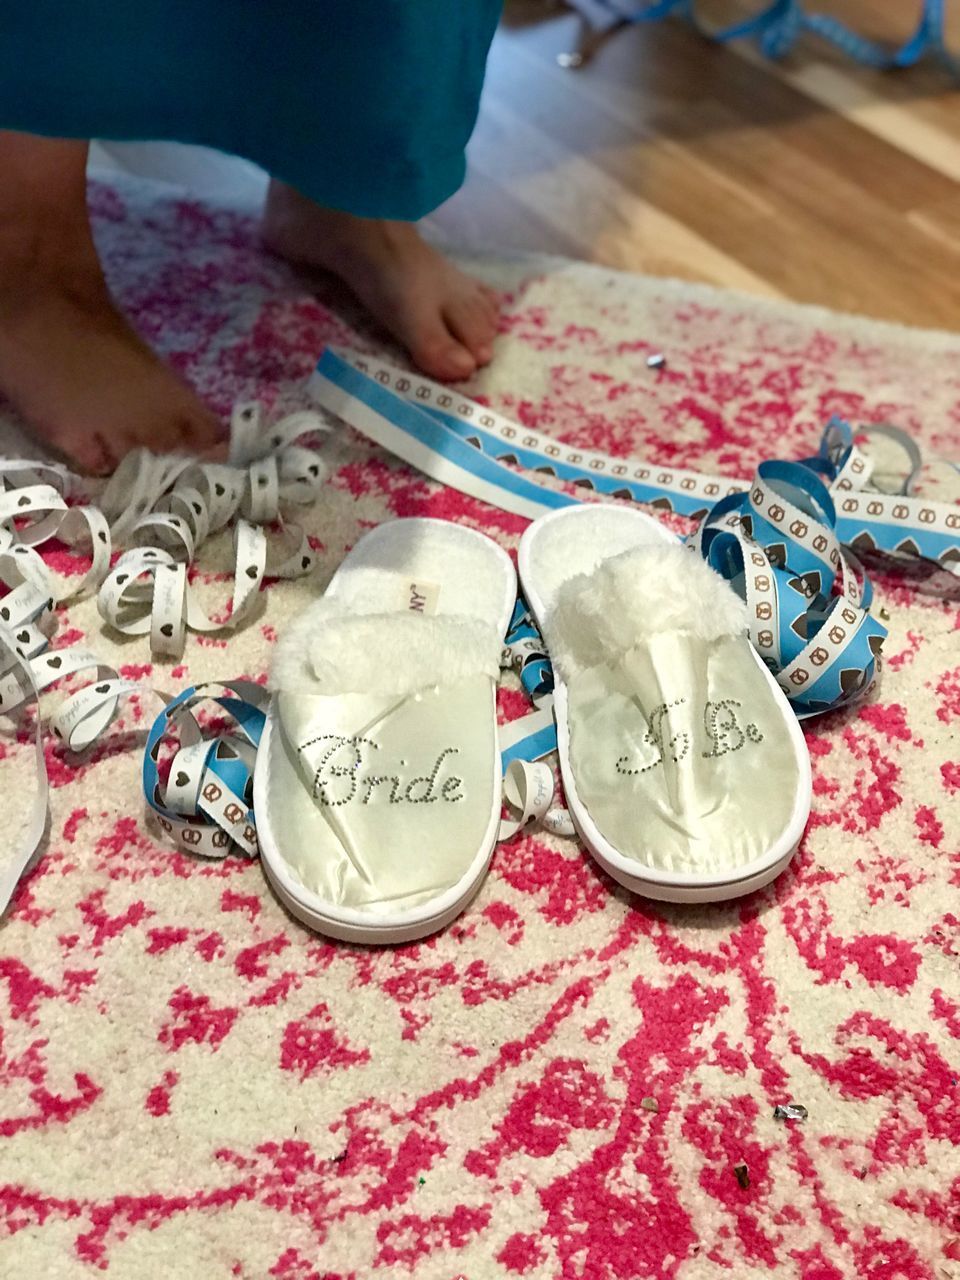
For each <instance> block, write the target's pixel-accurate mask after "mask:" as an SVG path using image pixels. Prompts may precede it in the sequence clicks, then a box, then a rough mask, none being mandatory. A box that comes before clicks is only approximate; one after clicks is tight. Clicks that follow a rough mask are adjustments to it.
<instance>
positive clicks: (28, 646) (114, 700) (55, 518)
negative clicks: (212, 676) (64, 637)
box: [0, 403, 329, 913]
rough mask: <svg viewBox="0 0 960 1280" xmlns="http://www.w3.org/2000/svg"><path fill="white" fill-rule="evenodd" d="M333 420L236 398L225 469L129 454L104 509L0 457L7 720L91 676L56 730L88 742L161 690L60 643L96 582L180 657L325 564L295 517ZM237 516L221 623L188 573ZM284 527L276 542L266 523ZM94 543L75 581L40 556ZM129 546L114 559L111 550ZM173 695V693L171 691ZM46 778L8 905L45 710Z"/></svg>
mask: <svg viewBox="0 0 960 1280" xmlns="http://www.w3.org/2000/svg"><path fill="white" fill-rule="evenodd" d="M328 430H329V428H328V427H327V426H326V424H325V423H324V422H323V420H322V419H321V418H320V416H319V415H317V414H315V413H312V412H298V413H293V414H290V415H289V416H287V417H285V418H283V419H281V420H280V421H279V422H277V423H275V424H273V425H272V426H271V427H269V428H267V429H264V427H263V424H262V418H261V411H260V407H259V405H257V404H254V403H247V404H241V405H238V406H237V408H236V409H235V410H234V413H233V417H232V421H231V435H230V455H229V463H228V464H227V465H219V464H213V463H202V462H198V461H197V460H196V459H193V458H182V457H157V456H155V455H153V454H152V453H150V452H149V450H146V449H140V450H137V451H135V452H134V453H132V454H130V455H129V456H128V457H127V458H126V459H125V460H124V462H123V463H121V465H120V467H119V468H118V470H117V471H116V473H115V474H114V476H113V477H112V478H111V480H110V481H109V482H108V483H107V485H106V487H105V489H104V491H103V493H102V495H101V498H100V505H99V506H93V505H71V499H73V498H74V497H75V495H76V494H77V493H78V492H79V491H82V488H83V484H82V482H81V481H80V480H79V479H78V478H77V477H75V476H73V475H72V474H71V473H70V472H69V471H68V470H66V469H65V468H64V467H61V466H59V465H57V464H53V463H48V462H33V461H25V460H21V459H0V583H2V584H3V585H4V586H5V587H6V593H5V594H4V595H3V596H2V597H0V716H4V717H6V716H10V715H12V714H14V713H17V712H21V711H23V710H24V709H25V708H26V707H28V706H29V705H31V704H32V703H34V702H37V703H38V704H39V700H40V696H41V694H43V692H44V691H45V690H47V689H48V688H50V687H51V686H52V685H54V684H56V683H58V682H59V681H61V680H64V679H67V678H69V677H72V676H75V675H78V674H80V673H85V674H88V675H89V676H90V679H89V680H88V681H87V683H86V684H85V685H84V686H83V687H82V688H80V689H78V690H75V691H72V692H70V693H69V694H68V696H67V697H66V698H65V699H64V700H63V701H62V702H61V704H60V705H59V707H58V708H57V709H56V711H55V712H54V714H53V715H52V717H51V721H50V723H51V728H52V730H53V733H54V735H55V736H56V737H58V738H60V739H61V740H62V741H63V742H64V744H65V745H66V746H67V747H68V748H69V749H70V750H72V751H80V750H83V749H84V748H85V747H87V746H89V745H90V744H91V743H92V742H94V741H95V740H96V739H97V738H98V737H99V736H100V734H101V733H103V732H104V731H105V730H106V728H107V727H108V725H109V724H110V722H111V721H112V720H113V717H114V715H115V714H116V712H117V708H118V706H119V704H120V702H121V701H122V700H123V699H125V698H126V697H128V696H130V695H131V694H133V693H138V692H140V693H142V692H145V691H146V692H150V693H155V692H159V691H156V690H153V689H152V688H149V687H147V686H143V685H140V684H138V683H136V682H134V681H130V680H125V679H122V678H121V677H119V676H118V674H117V672H116V671H114V670H113V669H112V668H111V667H109V666H108V665H106V664H105V663H103V662H102V661H101V660H100V659H99V658H98V657H97V655H96V654H94V653H92V652H91V651H89V650H87V649H84V648H79V647H73V646H71V647H66V648H63V649H59V650H51V649H50V648H49V642H50V638H51V636H52V634H53V631H54V629H55V619H54V610H55V607H56V605H57V604H59V603H62V602H64V601H66V600H70V599H75V598H77V597H79V596H81V595H82V594H84V593H85V592H87V591H88V590H90V589H93V588H95V589H97V593H98V594H97V606H98V609H99V612H100V614H101V616H102V617H103V619H104V621H105V622H106V623H107V624H108V625H109V626H111V627H112V628H114V629H115V630H116V631H118V632H120V633H121V634H123V635H149V637H150V646H151V652H152V653H153V654H154V655H161V656H166V657H171V658H173V657H179V656H180V654H181V653H182V652H183V646H184V641H185V636H186V633H187V631H188V630H190V631H198V632H206V633H209V632H214V631H223V630H233V629H235V628H236V627H238V626H240V625H241V624H242V623H244V622H245V621H248V620H249V619H250V617H251V615H252V613H253V612H254V610H255V608H256V606H257V603H258V600H259V595H260V586H261V584H262V582H263V580H264V578H265V577H274V578H298V577H301V576H303V575H304V574H306V573H308V572H309V571H310V569H311V568H312V567H313V564H314V556H313V553H312V551H311V549H310V545H309V542H308V539H307V537H306V534H305V532H304V531H303V530H302V529H301V528H300V527H299V526H298V525H296V524H291V523H286V517H287V516H288V515H289V513H290V512H291V511H292V510H293V509H295V508H296V507H302V506H307V505H309V504H310V503H312V502H314V501H315V500H316V498H317V497H318V495H319V492H320V489H321V487H322V485H323V483H324V480H325V479H326V475H327V469H326V466H325V464H324V463H323V461H322V459H321V458H320V456H319V455H318V453H317V452H316V451H315V450H314V449H312V448H307V447H305V446H304V445H303V444H302V443H301V441H303V440H304V439H305V438H306V437H309V436H316V435H319V434H326V432H327V431H328ZM233 520H235V521H236V523H235V527H234V533H233V539H234V541H233V550H234V574H233V592H232V596H231V599H230V601H229V607H228V610H227V613H226V616H225V617H223V618H222V619H212V618H211V617H210V616H209V614H208V613H207V611H206V610H205V609H204V607H203V606H202V604H201V603H200V601H199V599H198V596H197V593H196V590H195V587H194V585H193V583H192V582H191V581H190V576H189V571H190V569H191V567H192V565H193V563H194V561H195V558H196V555H197V552H198V551H199V549H200V547H201V546H202V545H203V544H204V543H205V542H206V541H207V539H208V538H209V537H210V536H211V535H212V534H213V533H216V532H218V531H219V530H222V529H224V528H225V527H226V526H227V525H228V524H229V523H230V522H231V521H233ZM274 522H275V523H277V524H279V525H280V526H281V529H280V534H279V539H275V540H274V541H275V543H277V546H276V548H274V547H271V545H270V543H269V542H268V538H267V535H266V533H265V532H264V530H263V528H261V527H260V525H262V524H268V523H274ZM54 540H55V541H56V542H58V543H61V544H65V545H66V546H67V547H68V548H69V549H74V548H76V549H78V550H82V551H86V552H88V554H89V556H90V566H89V568H87V569H86V570H85V571H84V572H83V573H82V574H81V575H80V577H79V578H78V579H77V578H73V579H64V578H62V577H61V576H60V575H58V574H57V573H55V572H54V570H53V569H52V568H51V566H50V564H49V563H48V562H47V561H46V560H44V558H43V557H42V556H41V554H40V548H42V547H44V546H45V545H48V544H50V543H51V542H53V541H54ZM118 543H123V544H126V546H127V550H125V551H124V552H123V553H122V554H121V555H120V556H119V558H118V559H117V560H116V562H115V563H114V564H113V565H112V567H111V563H110V562H111V557H112V552H113V548H114V547H115V545H117V544H118ZM159 696H160V697H162V698H163V699H164V700H165V701H168V700H169V695H166V694H164V693H162V692H159ZM34 738H35V744H36V769H37V777H38V780H39V781H38V786H37V791H36V795H35V797H34V799H33V802H32V804H31V805H30V806H28V808H27V810H26V813H27V820H26V822H25V824H23V827H22V830H19V831H18V832H17V834H16V835H15V836H14V837H13V839H14V845H13V848H12V849H11V850H10V851H9V852H8V853H7V855H6V857H5V858H4V859H3V860H2V861H0V913H2V911H3V909H4V908H5V907H6V905H7V902H8V901H9V898H10V896H11V894H12V893H13V890H14V888H15V887H16V884H17V882H18V881H19V879H20V877H21V875H23V874H24V872H25V871H26V870H27V868H28V867H29V866H30V865H31V863H32V861H33V860H34V859H35V857H36V851H37V849H38V847H39V844H40V841H41V839H42V836H43V831H44V827H45V823H46V817H47V813H48V784H47V772H46V763H45V759H44V755H43V749H42V733H41V720H40V715H39V706H38V708H37V716H36V721H35V726H34Z"/></svg>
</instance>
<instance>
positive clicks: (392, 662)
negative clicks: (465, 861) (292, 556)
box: [270, 595, 503, 694]
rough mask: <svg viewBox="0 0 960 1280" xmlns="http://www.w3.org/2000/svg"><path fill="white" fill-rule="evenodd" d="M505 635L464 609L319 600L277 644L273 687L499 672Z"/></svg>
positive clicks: (352, 685) (343, 688)
mask: <svg viewBox="0 0 960 1280" xmlns="http://www.w3.org/2000/svg"><path fill="white" fill-rule="evenodd" d="M502 645H503V642H502V640H501V638H500V637H499V636H498V635H497V633H496V630H495V629H494V628H493V627H491V626H490V625H489V624H487V623H485V622H481V621H479V620H478V619H476V618H467V617H463V616H462V615H453V616H451V615H440V616H437V617H428V618H424V617H420V616H418V615H417V614H413V613H401V612H399V611H398V612H393V613H359V614H357V613H352V612H345V611H344V602H343V601H341V600H340V599H339V598H338V596H337V595H334V596H328V597H326V598H324V599H322V600H318V601H317V602H316V604H314V605H312V606H311V607H310V608H309V609H308V610H307V611H306V612H305V613H304V614H303V615H302V616H301V617H300V618H298V619H297V621H296V622H294V623H293V625H292V626H291V627H289V628H288V629H287V631H286V633H285V634H284V636H283V638H282V639H281V640H280V642H279V643H278V645H277V648H276V651H275V653H274V657H273V663H272V667H271V672H270V687H271V688H272V689H274V690H275V691H278V692H279V691H282V692H284V693H297V692H303V693H310V694H338V693H372V694H394V693H398V694H401V693H411V692H413V691H414V690H416V689H422V688H425V687H427V686H429V685H436V684H453V683H456V682H457V681H458V680H461V679H463V678H464V677H466V676H473V675H476V674H477V673H478V672H483V673H484V674H485V675H488V676H490V677H491V679H493V680H496V679H497V677H498V675H499V672H500V651H501V648H502Z"/></svg>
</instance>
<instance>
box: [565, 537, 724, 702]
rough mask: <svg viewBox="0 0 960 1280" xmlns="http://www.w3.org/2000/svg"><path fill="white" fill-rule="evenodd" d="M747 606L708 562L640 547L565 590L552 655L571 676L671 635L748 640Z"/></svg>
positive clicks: (678, 550) (683, 552)
mask: <svg viewBox="0 0 960 1280" xmlns="http://www.w3.org/2000/svg"><path fill="white" fill-rule="evenodd" d="M746 629H747V607H746V605H745V604H744V603H743V601H742V600H741V599H740V597H739V596H738V595H737V594H736V593H735V592H734V590H733V588H732V587H730V586H729V585H728V584H727V583H726V582H724V580H723V579H722V578H721V577H720V575H719V574H718V573H715V572H714V570H713V569H711V568H710V566H709V565H708V564H706V562H705V561H703V560H702V559H701V558H700V557H699V556H697V555H694V554H693V553H692V552H690V551H688V550H687V549H686V548H684V547H681V546H666V545H665V546H662V547H652V546H651V547H638V548H636V549H634V550H631V551H624V552H622V553H621V554H620V555H617V556H611V557H610V558H609V559H607V560H604V561H603V563H602V564H601V565H599V566H598V568H597V569H596V570H594V572H593V573H591V574H586V573H580V574H577V575H576V576H575V577H573V578H570V579H568V580H567V581H566V582H565V583H564V584H563V585H562V586H561V587H560V589H559V590H558V592H557V597H556V605H555V607H554V609H553V610H552V612H551V613H550V616H549V618H548V619H547V622H546V632H547V634H546V640H547V644H548V646H549V649H550V656H551V658H552V659H553V661H554V662H556V663H557V665H558V667H559V669H560V671H561V673H562V674H563V675H564V676H565V677H567V676H569V675H570V674H572V673H573V672H574V671H577V670H582V669H584V668H586V667H591V666H595V665H596V664H597V663H599V662H604V661H610V660H611V659H616V658H618V657H620V656H622V655H623V654H624V653H627V652H628V651H629V650H630V649H632V648H634V646H636V645H638V644H641V643H642V642H643V640H644V639H645V638H646V637H648V636H652V635H655V634H657V633H659V632H664V631H682V632H685V633H686V634H688V635H693V636H698V637H699V638H700V639H702V640H718V639H720V638H721V637H722V636H730V635H741V634H742V633H743V632H744V631H746Z"/></svg>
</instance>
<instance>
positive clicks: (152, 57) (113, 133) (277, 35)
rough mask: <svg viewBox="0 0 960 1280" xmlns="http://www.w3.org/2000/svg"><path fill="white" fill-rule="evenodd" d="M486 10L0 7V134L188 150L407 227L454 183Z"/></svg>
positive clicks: (352, 3)
mask: <svg viewBox="0 0 960 1280" xmlns="http://www.w3.org/2000/svg"><path fill="white" fill-rule="evenodd" d="M500 4H501V0H271V3H265V2H264V0H192V3H189V4H187V3H184V2H183V0H137V3H136V4H135V5H129V4H127V3H125V2H124V0H99V2H98V3H96V4H89V5H88V4H77V3H76V0H35V3H32V4H31V3H27V2H25V0H14V2H13V3H12V4H11V6H10V11H8V12H7V13H5V14H4V16H3V17H2V18H0V128H3V129H13V130H18V131H22V132H25V133H34V134H43V135H46V136H49V137H73V138H77V137H81V138H101V139H110V140H115V141H134V140H136V141H152V140H162V141H176V142H186V143H197V144H200V145H204V146H209V147H215V148H217V149H219V150H222V151H226V152H230V153H233V154H236V155H239V156H243V157H244V158H246V159H248V160H251V161H253V162H254V163H256V164H259V165H261V166H262V167H263V168H265V169H266V170H267V171H268V172H269V173H270V174H272V175H273V176H274V177H277V178H281V179H283V180H284V181H286V182H289V183H291V184H292V185H293V186H295V187H297V188H298V189H299V190H301V191H302V192H303V193H304V194H305V195H307V196H309V197H310V198H311V199H313V200H316V201H317V202H318V203H320V204H323V205H326V206H329V207H333V208H339V209H345V210H347V211H348V212H350V213H354V214H358V215H360V216H362V217H380V218H395V219H404V220H415V219H417V218H420V217H422V216H423V215H424V214H426V213H429V212H430V211H432V210H433V209H435V208H436V207H437V205H439V204H441V203H442V202H443V201H444V200H446V199H447V198H448V197H449V196H451V195H452V194H453V193H454V192H455V191H456V190H457V189H458V187H459V186H460V185H461V184H462V182H463V178H464V174H465V171H466V161H465V149H466V144H467V141H468V140H469V137H470V134H471V133H472V131H473V127H474V124H475V123H476V117H477V111H478V108H479V101H480V92H481V89H482V85H483V76H484V69H485V65H486V57H487V52H488V50H489V45H490V41H491V39H492V38H493V33H494V30H495V28H496V23H497V19H498V17H499V13H500ZM0 180H2V175H0Z"/></svg>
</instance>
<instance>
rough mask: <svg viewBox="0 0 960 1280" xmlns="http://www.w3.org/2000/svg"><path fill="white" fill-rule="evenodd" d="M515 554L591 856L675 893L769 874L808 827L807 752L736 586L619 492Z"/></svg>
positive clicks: (766, 878)
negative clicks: (549, 674) (617, 498)
mask: <svg viewBox="0 0 960 1280" xmlns="http://www.w3.org/2000/svg"><path fill="white" fill-rule="evenodd" d="M519 569H520V580H521V586H522V590H523V593H524V595H525V597H526V599H527V602H528V604H529V605H530V608H531V609H532V611H533V613H534V616H535V618H536V620H537V622H538V624H539V626H540V629H541V631H542V632H543V635H544V638H545V640H546V642H547V647H548V649H549V651H550V656H551V658H552V660H553V663H554V671H555V678H556V694H555V710H556V717H557V738H558V745H559V752H560V767H561V773H562V776H563V785H564V790H565V791H566V797H567V803H568V805H569V808H570V813H571V816H572V818H573V821H574V823H575V825H576V827H577V830H578V832H579V834H580V836H581V838H582V840H583V842H584V844H585V845H586V846H587V848H588V849H589V850H590V851H591V852H592V853H593V855H594V857H595V858H596V859H597V861H598V862H599V863H600V864H601V865H602V866H603V867H604V868H605V869H606V870H607V871H608V872H609V873H610V875H611V876H613V877H614V879H616V880H618V881H619V882H620V883H621V884H624V885H626V886H627V887H628V888H629V889H633V890H635V891H636V892H637V893H641V894H644V895H645V896H646V897H649V898H659V899H662V900H664V901H668V902H713V901H719V900H721V899H725V898H735V897H739V896H741V895H742V894H745V893H750V892H751V891H752V890H754V889H759V888H760V887H762V886H763V885H765V884H768V883H769V882H770V881H771V880H772V879H773V878H774V877H775V876H777V875H778V874H779V873H780V872H781V871H782V870H783V868H784V867H785V866H786V865H787V863H788V862H789V861H790V858H791V856H792V854H793V852H794V850H795V848H796V846H797V844H798V843H799V841H800V838H801V836H802V835H803V829H804V826H805V824H806V820H807V816H808V814H809V811H810V800H811V786H810V760H809V756H808V754H807V749H806V745H805V743H804V740H803V734H802V733H801V731H800V727H799V725H798V723H797V720H796V717H795V716H794V714H793V712H792V711H791V710H790V707H789V704H788V702H787V700H786V698H785V697H784V695H783V693H782V692H781V690H780V689H779V687H778V686H777V684H776V681H775V680H774V679H773V677H772V676H771V674H770V672H769V671H768V670H767V669H766V667H765V666H764V665H763V663H762V662H761V661H760V659H759V658H758V657H757V655H756V653H755V651H754V650H753V648H752V647H751V646H750V643H749V641H748V639H747V635H746V629H747V620H746V606H745V605H744V604H743V603H742V601H741V600H740V599H739V597H738V596H737V595H736V594H735V592H734V591H733V590H732V589H731V587H729V586H728V585H727V583H725V582H724V581H723V579H722V578H720V576H719V575H718V574H716V573H714V571H713V570H712V569H710V568H709V567H708V566H707V565H706V564H705V563H704V561H702V560H701V559H700V557H699V556H696V555H694V554H693V553H692V552H690V551H688V550H686V549H685V548H684V547H683V546H682V545H681V543H680V542H679V541H678V539H676V538H675V537H674V536H673V535H672V534H671V533H669V532H668V531H667V530H666V529H665V528H664V527H663V526H662V525H660V524H658V523H657V522H656V521H655V520H652V519H651V518H650V517H649V516H645V515H643V514H642V513H641V512H639V511H635V510H633V509H631V508H627V507H614V506H596V505H591V506H585V507H572V508H566V509H564V510H561V511H557V512H553V513H551V514H550V515H547V516H544V517H542V518H541V519H539V520H537V521H535V522H534V523H533V524H532V525H531V526H530V527H529V528H528V530H527V532H526V533H525V534H524V536H523V540H522V541H521V544H520V553H519Z"/></svg>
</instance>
